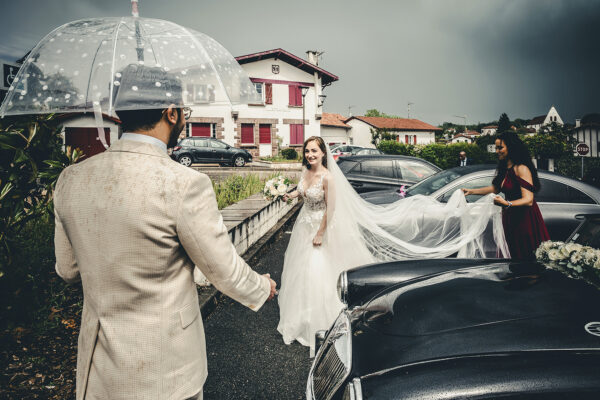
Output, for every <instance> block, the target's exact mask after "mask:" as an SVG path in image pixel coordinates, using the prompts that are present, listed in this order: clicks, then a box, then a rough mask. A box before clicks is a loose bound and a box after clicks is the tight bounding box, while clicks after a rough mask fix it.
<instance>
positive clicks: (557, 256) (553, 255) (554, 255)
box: [548, 249, 565, 261]
mask: <svg viewBox="0 0 600 400" xmlns="http://www.w3.org/2000/svg"><path fill="white" fill-rule="evenodd" d="M548 258H549V259H550V261H560V260H564V259H565V257H564V256H563V255H562V254H561V253H560V251H559V250H557V249H550V250H549V251H548Z"/></svg>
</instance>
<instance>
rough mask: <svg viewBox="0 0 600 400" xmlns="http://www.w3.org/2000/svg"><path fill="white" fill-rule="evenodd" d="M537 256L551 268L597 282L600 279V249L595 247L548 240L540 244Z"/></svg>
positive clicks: (536, 252)
mask: <svg viewBox="0 0 600 400" xmlns="http://www.w3.org/2000/svg"><path fill="white" fill-rule="evenodd" d="M535 257H536V259H537V260H538V261H540V262H542V263H544V264H546V266H547V267H549V268H553V269H558V270H561V271H565V272H568V273H569V275H572V276H575V277H583V278H587V279H590V280H592V281H594V282H596V283H597V282H599V281H600V250H598V249H594V248H593V247H590V246H582V245H580V244H577V243H563V242H552V241H550V240H548V241H546V242H542V243H541V244H540V247H538V248H537V250H536V251H535Z"/></svg>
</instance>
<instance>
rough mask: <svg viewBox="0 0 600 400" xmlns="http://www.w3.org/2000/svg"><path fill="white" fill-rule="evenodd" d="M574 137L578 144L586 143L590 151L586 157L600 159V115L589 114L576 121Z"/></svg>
mask: <svg viewBox="0 0 600 400" xmlns="http://www.w3.org/2000/svg"><path fill="white" fill-rule="evenodd" d="M573 137H574V138H575V139H577V143H585V144H587V145H588V146H589V148H590V151H589V153H587V154H586V155H585V156H584V157H600V149H599V147H600V114H588V115H586V116H584V117H583V118H581V120H579V119H577V120H575V129H574V130H573Z"/></svg>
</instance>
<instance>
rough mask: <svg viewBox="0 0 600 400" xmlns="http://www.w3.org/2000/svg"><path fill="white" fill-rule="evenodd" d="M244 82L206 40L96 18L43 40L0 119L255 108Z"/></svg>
mask: <svg viewBox="0 0 600 400" xmlns="http://www.w3.org/2000/svg"><path fill="white" fill-rule="evenodd" d="M261 101H262V99H261V96H260V95H259V94H258V93H257V92H256V90H255V88H254V85H253V84H252V82H250V79H249V78H248V75H247V74H246V73H245V71H244V70H243V69H242V68H241V67H240V65H239V64H238V63H237V61H236V60H235V59H234V57H233V56H232V55H231V54H230V53H229V52H228V51H227V50H226V49H225V48H224V47H223V46H221V45H220V44H219V43H218V42H216V41H215V40H214V39H212V38H211V37H209V36H207V35H205V34H203V33H200V32H196V31H193V30H191V29H187V28H184V27H182V26H180V25H177V24H175V23H172V22H169V21H162V20H157V19H149V18H138V17H122V18H94V19H85V20H79V21H74V22H70V23H68V24H66V25H63V26H61V27H59V28H57V29H55V30H54V31H53V32H51V33H50V34H48V35H47V36H46V37H45V38H44V39H42V40H41V41H40V42H39V43H38V44H37V46H36V47H35V48H34V49H33V50H32V51H31V53H30V54H29V56H28V57H27V59H26V60H25V62H24V63H23V66H22V67H21V69H20V70H19V73H18V74H17V76H16V77H15V79H14V81H13V84H12V85H11V87H10V89H9V91H8V94H7V96H6V98H5V99H4V102H3V103H2V106H1V107H0V116H5V115H18V114H41V113H57V112H94V111H95V112H96V113H98V112H99V111H101V112H102V113H105V114H108V115H115V110H135V109H149V108H166V107H168V106H169V105H170V104H174V103H175V104H181V105H185V106H192V105H202V104H216V105H235V104H244V103H259V102H261Z"/></svg>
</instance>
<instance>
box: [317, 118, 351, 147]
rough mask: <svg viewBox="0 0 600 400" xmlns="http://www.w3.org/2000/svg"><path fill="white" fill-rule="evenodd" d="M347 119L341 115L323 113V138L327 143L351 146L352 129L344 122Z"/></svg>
mask: <svg viewBox="0 0 600 400" xmlns="http://www.w3.org/2000/svg"><path fill="white" fill-rule="evenodd" d="M346 119H347V118H346V117H344V116H343V115H341V114H332V113H323V116H322V118H321V137H322V138H323V140H324V141H325V143H327V144H329V145H333V144H351V142H350V139H351V137H350V129H352V127H351V126H350V125H348V124H346V123H345V122H344V121H345V120H346Z"/></svg>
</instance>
